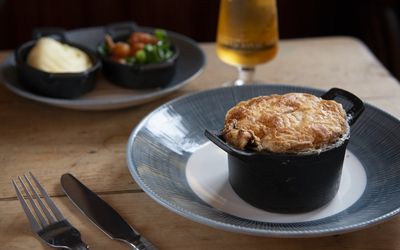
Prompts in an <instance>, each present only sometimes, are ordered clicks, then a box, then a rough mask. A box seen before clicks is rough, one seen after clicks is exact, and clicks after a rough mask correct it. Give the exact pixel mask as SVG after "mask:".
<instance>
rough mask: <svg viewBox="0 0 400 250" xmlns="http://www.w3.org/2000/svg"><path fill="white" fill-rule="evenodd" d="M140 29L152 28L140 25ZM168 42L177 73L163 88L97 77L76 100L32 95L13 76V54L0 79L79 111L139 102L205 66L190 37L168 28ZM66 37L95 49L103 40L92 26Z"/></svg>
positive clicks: (1, 68) (164, 91)
mask: <svg viewBox="0 0 400 250" xmlns="http://www.w3.org/2000/svg"><path fill="white" fill-rule="evenodd" d="M141 30H143V31H152V29H151V28H144V27H142V28H141ZM168 34H169V36H170V39H171V41H172V42H173V43H174V44H175V45H176V46H177V47H179V50H180V52H181V53H180V56H179V59H178V61H177V72H176V74H175V76H174V78H173V79H172V81H171V82H170V83H169V84H168V85H166V86H165V87H163V88H157V89H151V90H131V89H124V88H120V87H118V86H115V85H112V84H110V83H109V82H107V81H106V80H105V79H103V78H100V80H99V82H98V84H97V86H96V88H95V89H94V90H93V91H91V92H90V93H88V94H86V95H84V96H82V97H80V98H77V99H58V98H51V97H45V96H41V95H37V94H34V93H32V92H30V91H28V90H27V89H26V88H24V87H23V86H22V85H21V84H20V82H19V81H18V78H17V73H16V69H15V60H14V55H10V56H9V57H8V58H6V59H5V60H4V62H3V64H2V65H1V66H0V81H1V82H2V83H4V84H5V86H6V87H7V88H8V89H10V90H11V91H12V92H14V93H16V94H17V95H20V96H22V97H25V98H28V99H31V100H35V101H38V102H42V103H46V104H50V105H54V106H59V107H64V108H70V109H81V110H108V109H119V108H125V107H130V106H135V105H139V104H143V103H146V102H149V101H152V100H154V99H157V98H160V97H162V96H165V95H167V94H169V93H171V92H173V91H175V90H177V89H179V88H181V87H183V86H184V85H186V84H187V83H189V82H190V81H191V80H192V79H193V78H195V77H196V76H198V75H199V74H200V73H201V72H202V69H203V67H204V65H205V55H204V53H203V51H202V50H201V49H200V48H199V47H198V46H197V44H196V42H195V41H193V40H192V39H190V38H188V37H186V36H183V35H180V34H178V33H174V32H172V31H168ZM66 37H67V40H69V41H71V42H75V43H78V44H82V45H83V46H86V47H89V48H91V49H93V50H95V48H96V46H97V44H98V43H99V42H101V41H102V40H103V39H104V29H103V27H93V28H84V29H77V30H71V31H67V32H66Z"/></svg>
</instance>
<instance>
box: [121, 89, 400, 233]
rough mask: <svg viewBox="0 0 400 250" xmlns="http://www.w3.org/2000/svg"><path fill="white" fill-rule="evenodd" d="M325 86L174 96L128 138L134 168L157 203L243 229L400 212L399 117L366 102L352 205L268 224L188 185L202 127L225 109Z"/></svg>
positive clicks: (217, 120)
mask: <svg viewBox="0 0 400 250" xmlns="http://www.w3.org/2000/svg"><path fill="white" fill-rule="evenodd" d="M287 92H307V93H312V94H315V95H321V94H322V93H324V92H323V91H321V90H316V89H311V88H305V87H297V86H288V85H269V84H268V85H266V84H264V85H248V86H241V87H226V88H219V89H212V90H208V91H204V92H199V93H195V94H191V95H187V96H184V97H181V98H178V99H175V100H173V101H171V102H169V103H166V104H165V105H163V106H161V107H159V108H158V109H156V110H155V111H153V112H152V113H150V114H149V115H148V116H147V117H146V118H145V119H143V121H142V122H141V123H140V124H139V125H138V126H137V127H136V128H135V129H134V131H133V132H132V134H131V136H130V138H129V141H128V144H127V161H128V167H129V170H130V172H131V174H132V176H133V178H134V179H135V181H136V182H137V183H138V184H139V185H140V187H141V188H142V189H143V190H144V191H145V192H146V193H147V194H148V195H149V196H150V197H151V198H153V199H154V200H155V201H157V202H158V203H160V204H161V205H163V206H165V207H167V208H168V209H170V210H172V211H173V212H175V213H177V214H180V215H182V216H184V217H186V218H189V219H191V220H194V221H197V222H200V223H203V224H206V225H209V226H212V227H215V228H219V229H223V230H227V231H233V232H239V233H246V234H254V235H263V236H274V237H314V236H322V235H332V234H339V233H345V232H350V231H354V230H359V229H362V228H365V227H367V226H371V225H374V224H376V223H379V222H383V221H386V220H388V219H390V218H392V217H393V216H395V215H397V214H398V213H399V211H400V132H399V131H400V122H399V120H398V119H396V118H394V117H392V116H391V115H389V114H387V113H385V112H383V111H381V110H379V109H377V108H375V107H373V106H371V105H368V104H366V110H365V111H364V113H363V114H362V115H361V117H360V118H359V120H358V121H357V122H356V124H354V125H353V126H352V128H351V139H350V143H349V146H348V149H349V150H350V151H351V152H352V153H353V154H355V155H356V156H357V158H358V159H359V160H360V161H361V163H362V165H363V166H364V168H365V172H366V174H367V186H366V189H365V191H364V193H363V194H362V195H361V197H360V198H359V199H358V200H357V201H356V202H355V203H354V204H353V205H352V206H350V207H348V208H346V209H344V210H343V211H340V212H339V213H336V214H334V215H331V216H328V217H325V218H321V219H317V220H312V221H306V222H296V223H269V222H261V221H254V220H249V219H243V218H239V217H236V216H232V215H229V214H226V213H224V212H222V211H219V210H217V209H216V208H214V207H212V206H210V205H208V204H207V203H205V202H204V201H202V200H201V199H200V198H199V197H198V196H197V195H196V194H195V193H194V192H193V191H192V189H191V188H190V186H189V184H188V181H187V179H186V176H185V168H186V164H187V161H188V159H189V157H190V156H191V154H192V153H193V152H195V151H196V150H197V149H198V148H199V147H200V146H202V145H203V144H205V143H206V142H208V140H207V138H205V136H204V135H203V133H204V129H205V128H208V129H211V130H220V129H221V128H222V126H223V122H224V116H225V113H226V111H227V110H228V109H229V108H230V107H232V106H233V105H235V104H236V103H237V102H239V101H241V100H246V99H249V98H251V97H255V96H259V95H270V94H283V93H287Z"/></svg>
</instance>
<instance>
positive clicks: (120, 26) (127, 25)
mask: <svg viewBox="0 0 400 250" xmlns="http://www.w3.org/2000/svg"><path fill="white" fill-rule="evenodd" d="M137 30H138V26H137V24H136V23H135V22H120V23H112V24H110V25H107V26H106V27H105V32H106V33H107V34H109V35H110V36H111V37H113V38H114V37H116V36H118V35H126V34H130V33H132V32H135V31H137Z"/></svg>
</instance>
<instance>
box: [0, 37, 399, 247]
mask: <svg viewBox="0 0 400 250" xmlns="http://www.w3.org/2000/svg"><path fill="white" fill-rule="evenodd" d="M201 47H202V49H203V50H204V51H205V53H206V55H207V65H206V67H205V69H204V72H203V74H202V75H200V76H199V77H198V78H196V79H194V80H193V81H192V83H190V84H189V85H187V86H185V87H184V88H182V89H180V90H179V91H176V92H174V93H172V94H171V95H169V96H167V97H164V98H161V99H159V100H156V101H154V102H151V103H148V104H145V105H141V106H137V107H132V108H128V109H123V110H116V111H99V112H84V111H75V110H67V109H61V108H56V107H51V106H48V105H45V104H41V103H37V102H33V101H30V100H26V99H24V98H22V97H18V96H16V95H15V94H13V93H11V92H10V91H8V90H7V89H6V88H5V87H4V86H2V85H0V142H1V143H0V166H1V168H2V170H3V174H2V175H0V245H1V246H2V248H3V246H4V249H46V248H45V247H43V246H42V245H41V244H40V243H39V241H37V240H36V239H35V238H34V237H32V233H31V232H30V231H29V228H28V222H27V220H26V218H25V216H24V214H23V212H22V209H21V208H20V206H19V204H18V201H17V200H16V198H15V193H14V190H13V189H12V186H11V185H10V179H11V177H15V176H17V175H21V174H23V173H25V172H27V171H32V172H33V173H35V175H36V176H37V177H38V178H39V179H40V180H41V182H42V183H43V185H44V186H45V188H46V190H48V191H49V192H50V194H51V195H52V196H57V197H55V201H56V203H57V204H59V206H60V207H61V209H62V211H63V212H64V213H65V214H66V216H67V217H68V218H70V219H71V221H72V223H74V224H75V225H77V227H78V228H79V229H80V230H81V231H82V233H83V235H84V238H85V239H86V240H87V242H88V243H90V244H91V245H92V249H128V247H126V246H125V245H123V244H121V243H119V242H114V241H111V240H108V238H107V237H106V236H104V235H103V234H102V233H100V232H99V231H98V230H97V229H96V228H95V227H94V226H93V225H91V224H90V223H89V222H88V221H87V220H86V218H84V217H83V216H82V215H80V213H78V212H77V210H76V209H75V208H74V207H73V206H72V205H71V203H70V202H69V201H68V200H67V199H66V198H65V197H64V196H63V194H62V192H61V189H60V184H59V178H60V176H61V175H62V174H63V173H65V172H71V173H73V174H74V175H76V176H77V177H78V178H79V179H80V180H82V181H83V182H84V183H85V184H87V185H88V186H89V187H90V188H92V189H93V190H94V191H96V192H98V193H100V194H103V195H102V197H104V199H106V200H107V201H108V202H110V203H111V204H112V205H113V206H114V207H115V208H116V209H117V210H118V211H120V212H121V213H122V215H123V216H124V217H125V218H126V219H127V220H128V222H130V223H131V224H132V225H135V227H137V229H138V230H139V231H141V232H142V233H143V234H144V235H145V236H146V237H147V238H149V239H151V240H152V241H154V242H155V243H156V244H157V245H158V246H160V247H161V248H162V249H278V250H283V249H286V250H291V249H322V250H333V249H339V250H345V249H346V250H347V249H356V250H367V249H369V250H371V249H380V250H383V249H385V250H394V249H400V240H399V239H398V238H397V237H394V236H395V235H399V233H400V232H399V230H400V219H399V218H395V219H393V220H391V221H388V222H385V223H383V224H380V225H377V226H374V227H372V228H370V229H365V230H361V231H359V232H354V233H349V234H345V235H338V236H330V237H321V238H313V239H273V238H265V237H255V236H248V235H240V234H235V233H229V232H224V231H221V230H217V229H213V228H210V227H208V226H205V225H201V224H198V223H195V222H192V221H190V220H188V219H185V218H183V217H180V216H178V215H176V214H174V213H172V212H170V211H169V210H167V209H166V208H163V207H161V206H160V205H158V204H157V203H155V202H154V201H152V200H151V199H150V198H149V197H148V196H147V195H146V194H145V193H143V192H142V191H141V190H140V189H139V187H138V186H137V185H136V184H135V183H134V181H133V180H132V178H131V176H130V174H129V171H128V169H127V167H126V161H125V144H126V142H127V139H128V136H129V134H130V132H131V130H132V129H133V128H134V127H135V126H136V124H137V123H138V122H139V121H140V120H141V119H142V118H143V117H145V116H146V115H147V114H148V113H150V112H151V111H152V110H153V109H155V108H157V107H158V106H159V105H161V104H163V103H165V102H167V101H169V100H172V99H173V98H175V97H178V96H181V95H184V94H187V93H192V92H197V91H200V90H204V89H210V88H216V87H219V86H221V85H222V83H223V82H225V81H227V80H232V79H234V78H235V76H236V70H235V69H234V67H232V66H229V65H226V64H224V63H222V62H221V61H220V60H219V59H218V58H217V56H216V54H215V45H214V44H212V43H209V44H201ZM8 55H9V52H0V61H2V60H3V59H4V58H5V57H6V56H8ZM256 78H257V79H259V80H260V81H262V82H263V83H265V84H268V83H272V82H273V83H286V84H291V85H299V86H309V87H316V88H320V89H329V88H331V87H333V86H336V87H340V88H344V89H347V90H349V91H351V92H353V93H355V94H357V95H359V96H360V97H361V98H362V99H363V100H364V101H366V102H368V103H371V104H373V105H376V106H378V107H379V108H381V109H383V110H385V111H387V112H389V113H390V114H392V115H394V116H396V117H400V88H399V83H398V81H397V80H396V79H395V78H393V77H392V76H391V75H390V74H389V73H388V71H387V70H386V69H384V68H383V67H382V65H381V64H380V63H379V62H378V61H377V60H376V58H375V57H374V56H373V55H372V54H371V53H370V52H369V50H368V49H367V48H366V47H365V46H364V45H363V44H362V43H360V41H358V40H355V39H353V38H348V37H331V38H314V39H295V40H286V41H282V42H281V44H280V52H279V55H278V57H277V58H276V59H275V60H273V61H272V62H270V63H267V64H264V65H261V66H259V67H257V73H256Z"/></svg>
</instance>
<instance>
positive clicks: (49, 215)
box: [24, 174, 56, 224]
mask: <svg viewBox="0 0 400 250" xmlns="http://www.w3.org/2000/svg"><path fill="white" fill-rule="evenodd" d="M24 178H25V181H26V182H27V183H28V185H29V188H30V189H31V190H32V191H33V196H34V198H35V199H36V200H37V201H38V203H39V205H40V207H41V208H42V211H43V212H44V214H45V215H46V217H47V220H48V221H49V222H50V224H52V223H55V222H56V220H55V219H54V217H53V216H52V215H51V214H50V212H49V209H47V207H46V206H45V205H44V203H43V201H42V199H40V197H39V195H38V193H37V192H36V190H35V189H34V188H33V186H32V183H31V181H30V180H29V178H28V177H27V176H26V174H24Z"/></svg>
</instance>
